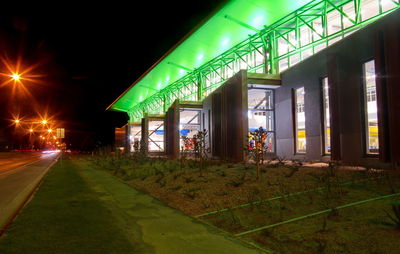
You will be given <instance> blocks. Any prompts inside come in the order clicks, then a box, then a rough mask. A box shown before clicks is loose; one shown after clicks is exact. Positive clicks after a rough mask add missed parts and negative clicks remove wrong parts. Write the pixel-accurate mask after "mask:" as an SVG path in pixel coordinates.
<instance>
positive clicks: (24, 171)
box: [0, 152, 59, 231]
mask: <svg viewBox="0 0 400 254" xmlns="http://www.w3.org/2000/svg"><path fill="white" fill-rule="evenodd" d="M58 156H59V154H58V153H46V154H45V153H41V152H30V153H0V231H1V229H2V228H3V227H4V226H5V224H6V223H7V222H8V221H9V219H10V218H11V217H13V215H14V214H15V212H17V211H18V209H19V208H20V207H21V205H22V204H23V203H24V202H25V201H26V199H27V198H29V196H30V194H31V193H32V191H33V190H34V189H35V187H36V186H37V184H38V183H39V182H40V180H41V179H42V178H43V176H44V175H45V174H46V172H47V170H48V168H49V166H51V165H52V163H54V161H55V160H56V159H57V158H58Z"/></svg>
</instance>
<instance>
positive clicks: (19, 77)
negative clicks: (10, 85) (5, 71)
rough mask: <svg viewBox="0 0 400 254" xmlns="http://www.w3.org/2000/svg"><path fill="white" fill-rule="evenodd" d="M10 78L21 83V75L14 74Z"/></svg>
mask: <svg viewBox="0 0 400 254" xmlns="http://www.w3.org/2000/svg"><path fill="white" fill-rule="evenodd" d="M10 77H11V78H12V80H14V81H19V80H20V79H21V75H19V74H18V73H14V74H12V75H10Z"/></svg>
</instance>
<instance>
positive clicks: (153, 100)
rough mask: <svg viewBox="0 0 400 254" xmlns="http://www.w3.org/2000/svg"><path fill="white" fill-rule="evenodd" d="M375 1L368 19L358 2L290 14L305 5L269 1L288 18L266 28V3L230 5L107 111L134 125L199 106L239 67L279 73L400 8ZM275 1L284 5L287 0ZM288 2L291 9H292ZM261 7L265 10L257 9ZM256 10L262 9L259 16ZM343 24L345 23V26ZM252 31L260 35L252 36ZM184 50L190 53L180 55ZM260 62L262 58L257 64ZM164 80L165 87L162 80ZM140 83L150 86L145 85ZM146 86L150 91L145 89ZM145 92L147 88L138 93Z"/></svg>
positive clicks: (327, 3) (320, 1) (311, 6)
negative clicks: (182, 105)
mask: <svg viewBox="0 0 400 254" xmlns="http://www.w3.org/2000/svg"><path fill="white" fill-rule="evenodd" d="M375 1H379V13H378V14H376V15H375V16H373V17H370V18H368V19H366V18H365V17H363V14H362V13H363V8H362V7H363V6H362V3H363V1H361V0H342V1H340V0H336V1H335V0H314V1H308V3H306V4H305V5H303V6H302V7H301V8H299V9H296V10H295V11H294V12H291V13H290V11H292V9H291V8H295V7H296V6H297V5H296V4H300V2H301V3H303V4H304V3H305V2H307V1H290V2H291V3H292V4H289V5H284V4H283V5H279V4H277V5H276V3H275V2H276V1H274V7H279V8H278V9H279V10H280V12H279V13H280V14H282V13H290V14H288V15H286V16H284V15H283V18H281V19H279V20H275V22H273V23H270V21H271V20H273V19H272V17H271V16H270V15H266V14H265V13H267V14H269V12H268V10H272V9H274V8H272V9H271V6H272V5H271V3H268V4H266V3H265V2H268V1H231V2H230V3H228V4H227V5H226V6H224V7H223V8H222V9H221V10H220V11H218V12H217V13H216V14H215V15H214V16H213V17H212V18H211V19H210V20H209V21H207V22H206V23H205V24H204V25H203V26H202V27H200V28H199V29H198V30H197V31H196V32H195V33H193V34H192V35H191V36H189V37H188V39H186V40H185V41H184V42H183V43H181V44H180V45H179V46H178V47H177V48H176V49H175V50H174V51H172V52H171V53H170V54H169V55H168V56H166V57H165V58H164V59H163V60H162V61H160V63H159V64H158V65H156V66H155V67H154V68H153V69H152V70H151V71H150V72H148V73H147V74H146V75H145V76H144V77H143V78H142V79H141V80H139V81H138V82H137V83H136V84H135V86H133V87H132V88H130V89H129V90H128V91H127V92H126V93H125V94H124V95H123V96H122V97H120V98H119V99H118V100H117V101H116V102H115V103H114V104H113V105H112V107H111V108H112V109H114V110H119V111H125V112H128V114H129V116H130V118H131V121H133V120H136V121H137V120H138V119H140V118H141V117H143V114H144V113H145V112H146V113H150V114H152V113H154V114H157V113H163V112H164V111H165V110H166V109H168V107H169V106H170V105H171V104H172V103H173V101H174V100H175V99H180V100H193V101H201V100H202V99H203V98H204V97H205V96H207V95H208V94H210V93H211V92H212V91H213V90H215V89H216V88H218V87H219V86H220V85H221V84H223V83H224V82H225V80H226V79H228V78H229V77H230V76H232V75H233V74H234V73H236V72H237V71H238V70H240V69H241V68H247V69H248V71H250V72H259V73H270V74H276V73H279V72H280V71H282V70H284V69H286V68H288V67H290V66H292V65H294V64H296V63H297V62H300V61H302V60H304V59H305V58H307V57H309V56H310V55H312V54H315V53H316V52H318V51H319V50H320V48H321V47H322V46H323V47H328V46H329V45H330V43H332V41H334V40H338V39H341V38H344V37H345V36H346V35H348V34H349V33H351V32H354V31H356V30H358V29H360V28H361V27H364V26H366V25H368V24H370V23H372V22H374V21H375V20H377V19H379V18H381V17H382V16H384V15H386V14H388V13H390V12H392V11H394V10H396V9H398V8H399V4H398V3H397V2H395V1H391V0H388V1H389V2H388V1H383V0H375ZM261 2H262V3H263V4H262V5H256V6H257V8H250V7H252V6H253V5H255V4H256V3H261ZM277 2H278V3H280V4H282V3H288V1H277ZM293 2H296V4H294V5H293ZM388 4H390V8H388ZM349 5H352V6H353V9H354V10H353V13H346V11H345V9H346V8H347V9H348V6H349ZM384 5H385V6H384ZM246 6H247V7H246ZM261 6H262V7H263V8H264V9H263V8H260V7H261ZM246 8H247V9H246ZM239 10H240V11H239ZM260 10H263V12H264V15H262V12H261V11H260ZM283 10H285V11H283ZM228 11H232V13H233V12H234V11H237V15H233V14H232V13H229V12H228ZM364 11H365V10H364ZM239 12H240V13H239ZM334 12H335V13H337V15H339V16H340V19H341V24H342V27H341V28H340V29H339V30H338V31H336V32H335V33H332V32H331V31H330V29H332V28H330V25H331V24H332V23H331V22H332V20H330V19H329V18H328V17H329V15H330V13H334ZM347 12H348V11H347ZM227 13H228V14H227ZM245 14H246V15H245ZM218 15H219V16H218ZM227 17H228V18H227ZM229 17H234V18H229ZM221 20H224V24H223V25H221V26H216V25H215V26H214V25H212V26H211V25H210V24H217V23H218V22H221ZM346 20H347V22H348V24H347V25H346V27H344V25H343V24H344V23H345V22H346ZM213 22H217V23H213ZM269 23H270V25H268V24H269ZM266 24H267V25H266ZM252 28H254V29H252ZM305 28H307V29H308V30H309V32H308V33H309V35H308V37H310V38H311V39H310V38H308V39H307V38H306V39H307V40H304V38H303V37H304V34H303V33H304V31H303V30H304V29H305ZM215 29H216V30H215ZM255 29H257V30H259V32H256V33H255ZM214 31H216V32H214ZM206 32H207V33H208V35H209V36H210V37H204V38H211V39H212V40H211V42H212V43H209V44H207V42H208V41H207V40H204V38H199V37H196V36H197V35H199V34H201V35H203V34H204V35H207V33H206ZM237 32H241V34H240V36H238V34H236V33H237ZM216 34H218V36H216ZM242 37H243V39H242V40H240V41H239V42H237V41H238V40H239V39H238V38H242ZM193 38H196V40H195V39H193ZM201 39H203V40H202V41H201ZM304 41H306V42H304ZM200 44H202V45H200ZM197 46H198V47H197ZM189 48H190V49H191V50H190V54H183V52H184V51H185V50H188V49H189ZM178 53H181V54H180V56H181V58H176V60H174V61H172V56H176V55H175V54H178ZM218 53H220V54H218ZM183 56H187V58H185V57H183ZM260 57H262V61H261V62H260V60H259V58H260ZM282 63H286V64H284V65H282ZM162 69H165V70H166V71H163V70H162ZM155 70H159V71H157V72H156V71H155ZM167 77H168V78H169V82H168V81H166V80H167ZM145 80H152V81H154V82H153V83H151V82H149V83H145ZM142 84H145V85H146V86H143V85H142ZM150 84H152V85H150ZM146 87H147V88H146ZM149 87H152V88H153V89H148V88H149ZM144 88H146V89H145V90H143V89H144ZM135 98H138V99H135Z"/></svg>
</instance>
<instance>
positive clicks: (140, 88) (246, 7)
mask: <svg viewBox="0 0 400 254" xmlns="http://www.w3.org/2000/svg"><path fill="white" fill-rule="evenodd" d="M309 1H310V0H231V1H229V2H228V3H227V4H225V5H224V6H223V7H222V8H221V9H220V10H218V11H217V12H216V13H215V14H214V15H212V16H211V17H210V18H209V19H208V20H206V22H205V23H204V24H203V25H202V26H200V27H199V28H198V29H196V30H195V31H194V32H193V33H191V34H190V35H189V36H188V37H186V39H185V40H183V41H182V42H181V43H180V44H178V45H177V46H175V47H174V48H173V49H172V50H170V51H169V53H167V54H166V55H165V56H164V57H163V58H161V59H160V60H159V61H158V62H157V63H156V64H154V65H153V66H152V67H151V68H150V69H149V70H148V71H147V72H146V73H145V74H143V75H142V76H141V77H140V78H139V79H138V80H136V81H135V82H134V83H133V84H132V85H131V86H130V87H129V88H128V89H127V90H126V91H125V92H124V93H123V94H122V95H121V96H120V97H119V98H117V100H115V101H114V103H113V104H111V105H110V106H109V107H108V109H112V110H117V111H124V112H127V111H129V109H131V108H132V107H134V106H135V105H137V104H139V103H140V102H142V101H144V100H145V99H146V98H148V97H150V96H151V95H153V94H154V93H156V92H158V91H159V90H161V89H163V88H165V87H166V86H168V85H169V84H171V83H173V82H174V81H176V80H178V79H180V78H182V77H183V76H184V75H186V74H187V72H190V71H191V70H194V69H196V68H198V67H200V66H201V65H203V64H205V63H207V62H208V61H210V60H212V59H213V58H215V57H217V56H218V55H220V54H222V53H223V52H225V51H227V50H228V49H230V48H231V47H233V46H235V45H236V44H238V43H240V42H241V41H243V40H245V39H246V38H248V36H249V34H254V33H255V31H256V30H257V29H258V30H262V29H263V28H264V26H268V25H270V24H273V23H274V22H275V21H277V20H279V19H280V18H282V17H284V16H285V15H287V14H289V13H291V12H292V11H294V10H296V9H298V8H299V7H301V6H303V5H304V4H306V3H307V2H309ZM171 32H173V28H171Z"/></svg>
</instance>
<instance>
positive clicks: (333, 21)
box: [326, 10, 342, 35]
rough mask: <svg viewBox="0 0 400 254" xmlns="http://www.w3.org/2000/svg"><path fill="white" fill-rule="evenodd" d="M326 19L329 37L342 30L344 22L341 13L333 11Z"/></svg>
mask: <svg viewBox="0 0 400 254" xmlns="http://www.w3.org/2000/svg"><path fill="white" fill-rule="evenodd" d="M326 18H327V20H328V35H332V34H334V33H337V32H339V31H340V30H342V21H341V14H340V12H338V11H336V10H334V11H331V12H329V13H328V14H327V16H326Z"/></svg>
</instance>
